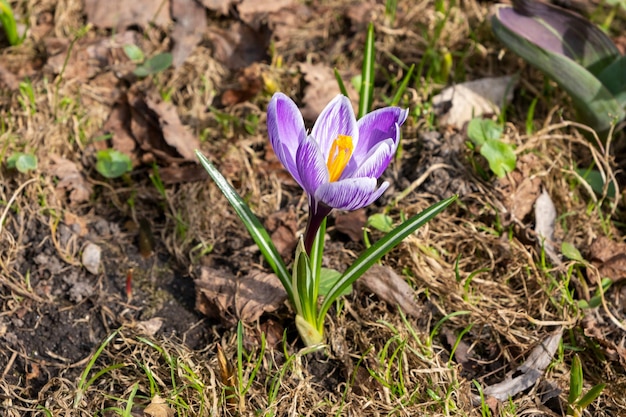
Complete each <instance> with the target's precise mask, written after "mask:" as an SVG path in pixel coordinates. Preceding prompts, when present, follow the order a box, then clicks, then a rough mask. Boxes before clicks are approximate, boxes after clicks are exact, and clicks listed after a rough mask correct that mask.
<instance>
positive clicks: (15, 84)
mask: <svg viewBox="0 0 626 417" xmlns="http://www.w3.org/2000/svg"><path fill="white" fill-rule="evenodd" d="M0 86H1V87H3V88H7V89H9V90H11V91H17V90H19V88H20V81H19V79H18V78H17V77H16V76H15V74H13V73H12V72H11V71H9V70H8V69H7V68H6V67H5V66H4V65H2V64H0Z"/></svg>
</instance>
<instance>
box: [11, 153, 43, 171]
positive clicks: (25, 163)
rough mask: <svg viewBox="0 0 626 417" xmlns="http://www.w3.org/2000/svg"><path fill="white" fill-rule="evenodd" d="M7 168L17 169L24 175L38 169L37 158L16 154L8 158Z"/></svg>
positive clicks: (30, 155)
mask: <svg viewBox="0 0 626 417" xmlns="http://www.w3.org/2000/svg"><path fill="white" fill-rule="evenodd" d="M7 168H9V169H17V170H18V171H19V172H21V173H22V174H25V173H27V172H28V171H34V170H35V169H37V157H36V156H35V155H32V154H28V153H23V152H16V153H14V154H12V155H11V156H9V157H8V158H7Z"/></svg>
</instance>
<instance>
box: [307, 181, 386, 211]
mask: <svg viewBox="0 0 626 417" xmlns="http://www.w3.org/2000/svg"><path fill="white" fill-rule="evenodd" d="M376 187H377V182H376V179H375V178H349V179H346V180H341V181H337V182H329V183H325V184H322V185H320V186H319V188H318V189H317V191H316V192H315V197H314V200H315V201H318V202H322V203H324V204H325V205H327V206H328V207H332V208H336V209H341V210H357V209H360V208H362V207H365V206H367V205H369V204H371V203H373V202H374V201H375V200H377V199H378V198H379V197H380V196H381V195H382V194H383V193H384V192H385V190H386V189H387V187H389V183H387V182H384V183H383V184H381V186H380V187H379V188H378V189H377V188H376Z"/></svg>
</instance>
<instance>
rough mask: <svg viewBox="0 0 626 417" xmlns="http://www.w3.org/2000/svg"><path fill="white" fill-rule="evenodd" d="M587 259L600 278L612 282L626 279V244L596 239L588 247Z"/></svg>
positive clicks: (603, 238)
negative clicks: (605, 278) (596, 269)
mask: <svg viewBox="0 0 626 417" xmlns="http://www.w3.org/2000/svg"><path fill="white" fill-rule="evenodd" d="M589 259H590V261H591V263H593V264H594V265H595V266H596V268H598V271H599V272H600V275H601V276H603V277H607V278H609V279H610V280H612V281H613V282H619V281H622V280H624V279H626V243H624V242H615V241H613V240H611V239H609V238H607V237H605V236H600V237H597V238H596V239H594V241H593V243H592V244H591V246H590V247H589Z"/></svg>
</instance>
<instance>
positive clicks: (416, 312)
mask: <svg viewBox="0 0 626 417" xmlns="http://www.w3.org/2000/svg"><path fill="white" fill-rule="evenodd" d="M357 283H359V285H363V286H364V287H365V288H367V289H368V290H369V291H370V292H372V293H374V294H376V295H377V296H378V298H380V299H381V300H383V301H385V302H386V303H387V304H389V305H391V306H394V308H395V306H396V305H398V306H399V307H400V308H401V309H402V311H404V312H405V313H407V314H409V315H411V316H413V317H419V316H420V314H421V311H420V309H419V308H417V305H416V304H415V299H414V298H415V297H414V294H413V290H412V289H411V287H409V284H407V283H406V281H405V280H404V279H403V278H402V277H401V276H399V275H398V274H396V272H395V271H394V270H393V269H391V268H388V267H386V266H382V265H378V264H375V265H373V266H372V267H371V268H370V269H368V270H367V272H366V273H365V274H363V276H362V277H361V278H359V280H358V281H357Z"/></svg>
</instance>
